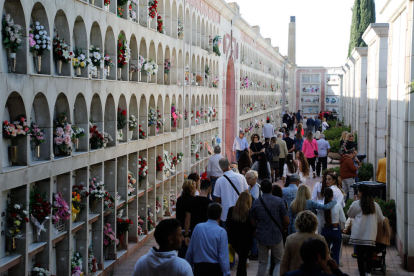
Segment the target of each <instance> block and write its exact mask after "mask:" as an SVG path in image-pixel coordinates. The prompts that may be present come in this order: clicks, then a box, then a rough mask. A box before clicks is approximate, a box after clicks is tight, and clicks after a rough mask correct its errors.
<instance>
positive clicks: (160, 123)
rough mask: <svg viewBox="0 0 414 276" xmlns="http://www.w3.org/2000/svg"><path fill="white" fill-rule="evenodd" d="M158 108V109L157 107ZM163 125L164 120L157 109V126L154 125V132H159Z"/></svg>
mask: <svg viewBox="0 0 414 276" xmlns="http://www.w3.org/2000/svg"><path fill="white" fill-rule="evenodd" d="M157 108H158V107H157ZM163 125H164V120H163V119H162V115H161V112H160V111H159V110H158V109H157V125H156V128H155V130H156V132H157V133H158V131H160V128H161V127H162V126H163Z"/></svg>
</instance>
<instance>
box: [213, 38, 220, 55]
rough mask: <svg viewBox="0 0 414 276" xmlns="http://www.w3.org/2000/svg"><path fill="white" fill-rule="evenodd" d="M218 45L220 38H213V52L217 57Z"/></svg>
mask: <svg viewBox="0 0 414 276" xmlns="http://www.w3.org/2000/svg"><path fill="white" fill-rule="evenodd" d="M220 44H221V36H219V35H216V37H214V38H213V52H214V53H215V54H216V55H217V56H220V55H221V53H220V48H219V47H220Z"/></svg>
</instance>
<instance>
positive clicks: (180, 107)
mask: <svg viewBox="0 0 414 276" xmlns="http://www.w3.org/2000/svg"><path fill="white" fill-rule="evenodd" d="M174 97H175V96H174ZM175 106H176V107H177V109H178V111H179V112H180V114H181V116H182V117H181V118H180V121H179V122H178V129H183V126H184V122H185V120H184V115H185V114H184V108H183V97H181V95H179V96H178V100H177V101H176V103H175Z"/></svg>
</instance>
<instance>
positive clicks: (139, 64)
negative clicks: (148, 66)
mask: <svg viewBox="0 0 414 276" xmlns="http://www.w3.org/2000/svg"><path fill="white" fill-rule="evenodd" d="M144 63H145V58H144V57H143V56H141V55H140V56H139V57H138V71H141V70H142V66H144Z"/></svg>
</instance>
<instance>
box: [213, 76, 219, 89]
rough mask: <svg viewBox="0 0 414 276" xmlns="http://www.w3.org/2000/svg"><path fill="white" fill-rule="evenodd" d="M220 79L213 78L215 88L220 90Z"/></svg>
mask: <svg viewBox="0 0 414 276" xmlns="http://www.w3.org/2000/svg"><path fill="white" fill-rule="evenodd" d="M218 83H219V79H218V78H217V77H213V83H212V84H213V87H214V88H218Z"/></svg>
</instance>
